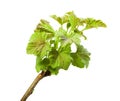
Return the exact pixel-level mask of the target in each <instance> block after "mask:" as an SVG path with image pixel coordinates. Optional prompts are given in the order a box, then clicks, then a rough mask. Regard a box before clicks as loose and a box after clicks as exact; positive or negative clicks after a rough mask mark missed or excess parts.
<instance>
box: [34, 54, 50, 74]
mask: <svg viewBox="0 0 120 101" xmlns="http://www.w3.org/2000/svg"><path fill="white" fill-rule="evenodd" d="M49 63H50V60H49V59H48V58H44V59H43V60H42V59H41V57H39V56H37V58H36V66H35V68H36V71H37V72H40V71H41V70H44V71H45V70H47V68H48V66H49Z"/></svg>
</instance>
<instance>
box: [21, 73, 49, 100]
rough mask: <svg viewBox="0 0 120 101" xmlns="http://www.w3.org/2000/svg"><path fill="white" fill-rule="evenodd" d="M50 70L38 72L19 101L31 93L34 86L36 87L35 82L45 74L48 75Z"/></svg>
mask: <svg viewBox="0 0 120 101" xmlns="http://www.w3.org/2000/svg"><path fill="white" fill-rule="evenodd" d="M49 75H50V72H49V71H46V72H45V71H42V72H41V73H39V74H38V76H37V77H36V78H35V79H34V81H33V82H32V84H31V85H30V87H29V88H28V89H27V91H26V92H25V94H24V95H23V97H22V98H21V100H20V101H26V99H27V98H28V97H29V96H30V95H31V94H32V92H33V90H34V88H35V87H36V85H37V83H38V82H39V81H40V80H41V79H42V78H43V77H46V76H49Z"/></svg>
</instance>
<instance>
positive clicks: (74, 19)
mask: <svg viewBox="0 0 120 101" xmlns="http://www.w3.org/2000/svg"><path fill="white" fill-rule="evenodd" d="M66 14H67V15H68V19H69V22H70V25H71V30H74V29H75V28H76V26H77V25H78V22H79V21H78V20H79V19H78V18H77V17H76V15H75V14H74V12H68V13H66Z"/></svg>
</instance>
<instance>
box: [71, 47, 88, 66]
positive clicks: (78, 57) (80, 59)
mask: <svg viewBox="0 0 120 101" xmlns="http://www.w3.org/2000/svg"><path fill="white" fill-rule="evenodd" d="M71 57H72V58H73V61H72V65H74V66H77V67H79V68H84V67H86V68H87V67H88V65H89V61H90V53H89V52H88V51H87V50H86V49H85V48H84V47H83V46H82V45H79V46H77V51H76V52H75V53H71Z"/></svg>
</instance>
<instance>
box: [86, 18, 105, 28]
mask: <svg viewBox="0 0 120 101" xmlns="http://www.w3.org/2000/svg"><path fill="white" fill-rule="evenodd" d="M85 23H86V27H85V30H86V29H90V28H98V27H106V24H105V23H103V22H102V21H101V20H95V19H93V18H87V19H85Z"/></svg>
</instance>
